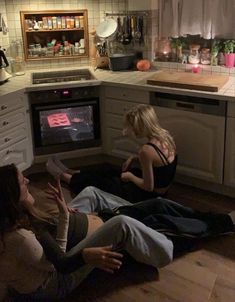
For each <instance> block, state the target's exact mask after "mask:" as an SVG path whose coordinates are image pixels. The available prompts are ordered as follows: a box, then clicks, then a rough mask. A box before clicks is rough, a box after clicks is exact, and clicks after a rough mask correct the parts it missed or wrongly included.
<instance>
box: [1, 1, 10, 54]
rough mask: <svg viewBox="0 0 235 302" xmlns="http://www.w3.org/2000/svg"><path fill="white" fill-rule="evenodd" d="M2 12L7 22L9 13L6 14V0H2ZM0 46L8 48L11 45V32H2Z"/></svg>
mask: <svg viewBox="0 0 235 302" xmlns="http://www.w3.org/2000/svg"><path fill="white" fill-rule="evenodd" d="M0 8H1V9H0V14H1V17H2V18H3V19H4V21H5V22H6V23H7V15H6V5H5V0H0ZM0 46H2V48H3V49H4V48H6V49H7V48H8V47H9V34H8V33H7V34H3V32H2V31H1V32H0Z"/></svg>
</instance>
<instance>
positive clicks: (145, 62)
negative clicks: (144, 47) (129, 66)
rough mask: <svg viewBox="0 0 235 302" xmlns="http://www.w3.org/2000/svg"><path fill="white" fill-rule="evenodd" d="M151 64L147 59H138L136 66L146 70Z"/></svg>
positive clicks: (140, 69)
mask: <svg viewBox="0 0 235 302" xmlns="http://www.w3.org/2000/svg"><path fill="white" fill-rule="evenodd" d="M150 66H151V64H150V62H149V60H145V59H144V60H140V61H138V62H137V64H136V67H137V69H138V70H139V71H147V70H149V68H150Z"/></svg>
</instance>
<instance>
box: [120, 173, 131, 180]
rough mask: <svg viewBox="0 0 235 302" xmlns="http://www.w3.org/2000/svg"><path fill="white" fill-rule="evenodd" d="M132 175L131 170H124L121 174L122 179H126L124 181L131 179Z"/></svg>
mask: <svg viewBox="0 0 235 302" xmlns="http://www.w3.org/2000/svg"><path fill="white" fill-rule="evenodd" d="M132 175H133V174H132V173H131V172H123V173H122V174H121V180H122V181H124V182H128V181H131V178H132Z"/></svg>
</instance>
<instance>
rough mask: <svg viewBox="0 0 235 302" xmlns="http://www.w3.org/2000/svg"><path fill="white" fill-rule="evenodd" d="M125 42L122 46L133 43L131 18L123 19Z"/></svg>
mask: <svg viewBox="0 0 235 302" xmlns="http://www.w3.org/2000/svg"><path fill="white" fill-rule="evenodd" d="M123 27H124V34H123V41H122V44H124V45H127V44H130V43H131V20H130V17H129V16H126V17H124V18H123Z"/></svg>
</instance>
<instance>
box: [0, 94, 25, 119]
mask: <svg viewBox="0 0 235 302" xmlns="http://www.w3.org/2000/svg"><path fill="white" fill-rule="evenodd" d="M24 105H25V104H24V97H23V95H22V94H18V93H10V94H8V95H6V96H3V97H1V98H0V117H2V116H3V115H5V114H7V113H9V112H11V111H14V110H17V109H19V108H24Z"/></svg>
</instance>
